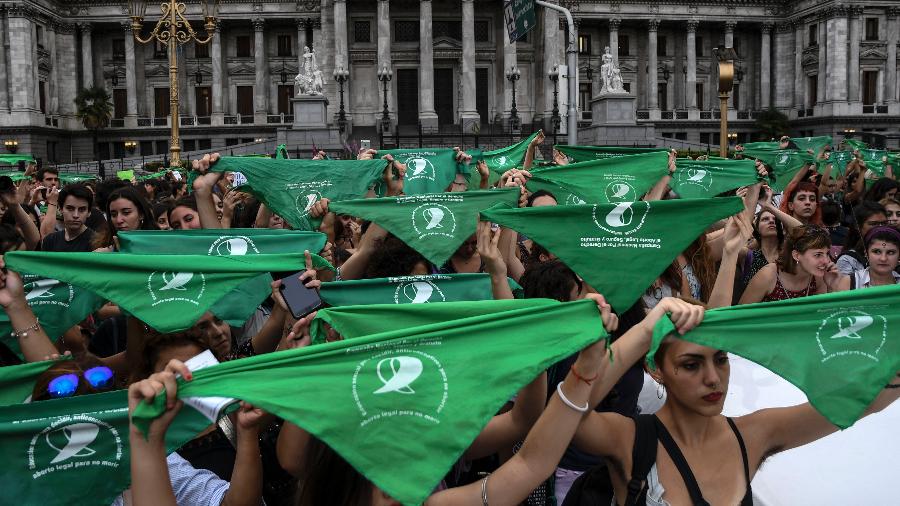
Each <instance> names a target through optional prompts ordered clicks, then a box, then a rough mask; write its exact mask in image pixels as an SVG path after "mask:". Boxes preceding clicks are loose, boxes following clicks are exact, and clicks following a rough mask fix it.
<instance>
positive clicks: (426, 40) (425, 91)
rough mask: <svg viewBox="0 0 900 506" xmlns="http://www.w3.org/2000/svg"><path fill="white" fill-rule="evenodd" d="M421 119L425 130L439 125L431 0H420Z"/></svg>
mask: <svg viewBox="0 0 900 506" xmlns="http://www.w3.org/2000/svg"><path fill="white" fill-rule="evenodd" d="M419 121H420V122H421V123H422V129H423V130H432V129H436V128H437V127H438V115H437V112H436V111H435V110H434V41H433V40H432V38H431V0H422V1H421V2H419Z"/></svg>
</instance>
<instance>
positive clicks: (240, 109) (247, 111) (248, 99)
mask: <svg viewBox="0 0 900 506" xmlns="http://www.w3.org/2000/svg"><path fill="white" fill-rule="evenodd" d="M236 92H237V113H238V114H240V115H241V116H253V86H237V87H236Z"/></svg>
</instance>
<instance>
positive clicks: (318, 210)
mask: <svg viewBox="0 0 900 506" xmlns="http://www.w3.org/2000/svg"><path fill="white" fill-rule="evenodd" d="M329 202H331V201H330V200H329V199H327V198H322V199H319V200H317V201H316V203H315V204H313V205H312V207H310V208H309V215H310V216H312V217H313V218H321V217H323V216H325V215H326V214H328V203H329Z"/></svg>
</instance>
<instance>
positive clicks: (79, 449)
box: [28, 414, 122, 479]
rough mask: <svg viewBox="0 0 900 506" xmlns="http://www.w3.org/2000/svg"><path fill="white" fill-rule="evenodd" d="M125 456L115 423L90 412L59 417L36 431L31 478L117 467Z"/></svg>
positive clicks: (30, 450) (30, 456)
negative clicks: (59, 472)
mask: <svg viewBox="0 0 900 506" xmlns="http://www.w3.org/2000/svg"><path fill="white" fill-rule="evenodd" d="M121 460H122V438H121V436H120V435H119V431H118V430H117V429H116V428H115V427H113V426H112V425H110V424H108V423H106V422H104V421H102V420H99V419H97V418H94V417H91V416H88V415H83V414H79V415H71V416H64V417H62V418H59V419H57V420H56V421H55V422H53V423H52V424H51V425H50V426H49V427H47V428H46V429H44V430H42V431H41V432H39V433H37V434H35V435H34V437H33V438H31V444H30V445H29V447H28V470H29V471H31V472H32V475H31V477H32V479H38V478H41V477H43V476H46V475H48V474H50V473H54V472H58V471H66V470H69V469H83V468H86V467H103V468H107V469H115V468H118V467H119V465H120V461H121Z"/></svg>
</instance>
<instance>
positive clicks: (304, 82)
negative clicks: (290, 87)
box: [294, 46, 325, 96]
mask: <svg viewBox="0 0 900 506" xmlns="http://www.w3.org/2000/svg"><path fill="white" fill-rule="evenodd" d="M294 82H295V83H296V84H297V95H298V96H300V95H321V94H322V91H323V90H324V89H325V78H324V77H323V76H322V71H321V70H319V64H318V63H316V53H315V51H313V50H311V49H310V48H309V47H307V46H304V47H303V67H302V68H301V69H300V73H299V74H297V77H296V78H294Z"/></svg>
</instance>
